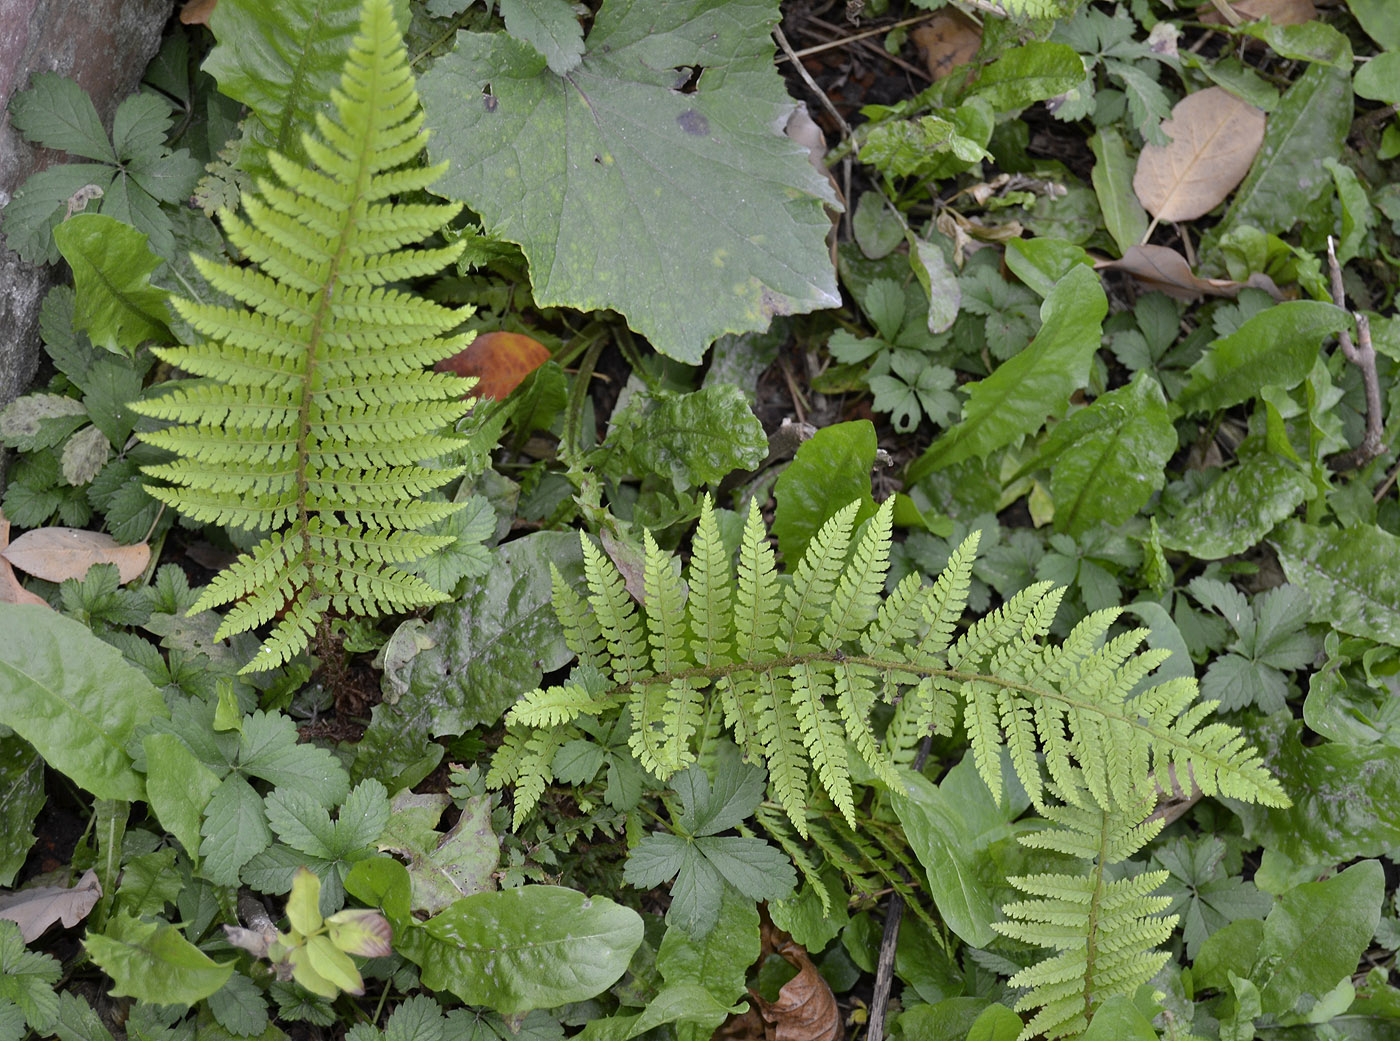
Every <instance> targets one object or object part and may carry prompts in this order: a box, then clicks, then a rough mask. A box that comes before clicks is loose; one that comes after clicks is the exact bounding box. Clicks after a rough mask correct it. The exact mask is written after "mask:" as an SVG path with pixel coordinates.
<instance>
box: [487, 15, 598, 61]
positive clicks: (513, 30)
mask: <svg viewBox="0 0 1400 1041" xmlns="http://www.w3.org/2000/svg"><path fill="white" fill-rule="evenodd" d="M499 6H500V11H501V17H502V18H504V19H505V22H506V32H508V33H510V34H511V35H512V36H514V37H515V38H516V39H517V40H523V41H524V42H526V43H528V44H529V45H530V46H531V47H533V48H535V50H537V51H539V52H540V53H541V54H543V55H544V60H545V61H546V62H547V63H548V64H549V71H550V72H553V73H554V74H555V75H556V76H563V75H564V74H565V73H567V72H570V71H571V70H573V69H575V68H577V67H578V63H579V62H580V61H582V60H583V24H582V23H581V22H580V21H579V13H580V10H579V7H578V5H576V4H574V3H572V2H571V0H500V5H499Z"/></svg>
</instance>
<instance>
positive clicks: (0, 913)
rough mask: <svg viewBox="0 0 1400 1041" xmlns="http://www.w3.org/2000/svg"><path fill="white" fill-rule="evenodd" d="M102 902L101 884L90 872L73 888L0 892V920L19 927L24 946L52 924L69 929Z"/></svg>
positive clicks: (94, 872)
mask: <svg viewBox="0 0 1400 1041" xmlns="http://www.w3.org/2000/svg"><path fill="white" fill-rule="evenodd" d="M100 899H102V884H101V883H100V882H98V881H97V872H96V871H93V870H91V869H89V870H88V872H87V873H86V874H85V875H83V877H82V878H80V879H78V884H77V885H76V886H74V887H73V888H72V889H69V888H67V887H66V886H35V887H34V888H33V889H20V890H17V891H15V892H12V893H0V918H8V919H9V920H10V921H12V922H14V923H15V924H16V925H18V926H19V934H20V935H21V936H22V937H24V942H25V943H32V942H33V941H35V940H37V939H38V938H39V937H40V936H42V935H43V934H44V932H45V931H46V930H47V929H48V927H49V926H51V925H53V923H54V922H62V923H63V928H65V929H71V928H73V926H75V925H77V924H78V923H79V922H81V921H82V920H83V919H84V918H86V917H87V916H88V913H89V912H91V911H92V909H93V908H94V907H96V906H97V901H98V900H100Z"/></svg>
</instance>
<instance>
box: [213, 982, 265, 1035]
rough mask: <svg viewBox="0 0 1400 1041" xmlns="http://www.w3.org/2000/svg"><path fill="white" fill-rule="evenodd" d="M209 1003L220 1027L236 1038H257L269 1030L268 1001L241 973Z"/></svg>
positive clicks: (214, 994)
mask: <svg viewBox="0 0 1400 1041" xmlns="http://www.w3.org/2000/svg"><path fill="white" fill-rule="evenodd" d="M207 1003H208V1005H209V1012H210V1013H211V1014H212V1015H213V1017H214V1019H215V1021H216V1022H217V1023H218V1024H219V1026H221V1027H223V1028H224V1029H225V1030H227V1031H228V1032H229V1033H230V1034H233V1035H235V1036H237V1037H244V1038H254V1037H257V1036H258V1035H259V1034H261V1033H262V1032H263V1031H265V1030H266V1029H267V1027H268V1015H267V999H266V998H264V997H263V994H262V991H261V990H260V989H259V988H258V985H257V984H256V983H254V982H253V981H252V980H251V979H250V978H249V977H247V976H245V975H243V974H242V973H241V972H235V973H234V974H233V975H232V976H230V977H229V978H228V980H227V982H225V983H224V985H223V986H222V987H220V988H219V989H218V990H216V991H215V992H214V993H213V994H210V995H209V997H208V999H207Z"/></svg>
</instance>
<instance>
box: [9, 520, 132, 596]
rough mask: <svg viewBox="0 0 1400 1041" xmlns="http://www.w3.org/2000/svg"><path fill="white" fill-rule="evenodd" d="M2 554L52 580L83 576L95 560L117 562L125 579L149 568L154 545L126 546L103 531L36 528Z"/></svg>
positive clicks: (32, 572)
mask: <svg viewBox="0 0 1400 1041" xmlns="http://www.w3.org/2000/svg"><path fill="white" fill-rule="evenodd" d="M0 557H4V558H5V559H6V560H8V561H9V562H10V563H11V564H13V565H14V566H15V567H17V568H19V569H20V570H21V571H26V572H28V573H29V574H31V575H33V576H34V577H35V578H42V579H45V580H46V581H49V582H62V581H64V580H65V579H69V578H82V577H83V576H84V575H86V574H87V572H88V568H90V567H92V565H94V564H115V565H117V574H119V575H120V576H121V580H122V582H124V583H125V582H130V581H131V580H132V579H134V578H136V577H137V576H138V575H140V574H141V572H142V571H145V570H146V564H147V563H148V562H149V561H150V559H151V547H150V546H149V545H148V544H146V543H144V542H138V543H137V544H136V545H134V546H123V545H121V544H120V543H119V542H117V540H116V539H114V538H112V536H110V535H104V534H103V533H102V532H100V531H83V530H82V529H81V528H35V529H34V530H33V531H26V532H25V533H24V534H23V535H21V536H20V537H19V538H17V539H15V541H14V542H12V543H11V544H10V545H9V546H8V547H6V548H5V549H4V550H0Z"/></svg>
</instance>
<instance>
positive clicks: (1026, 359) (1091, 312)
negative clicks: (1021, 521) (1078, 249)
mask: <svg viewBox="0 0 1400 1041" xmlns="http://www.w3.org/2000/svg"><path fill="white" fill-rule="evenodd" d="M1107 313H1108V299H1107V297H1105V296H1104V292H1103V289H1102V287H1101V286H1100V285H1099V278H1098V275H1096V274H1095V273H1094V272H1093V271H1091V270H1089V269H1088V268H1086V267H1083V266H1082V265H1078V264H1076V265H1075V266H1074V267H1073V269H1071V270H1070V272H1069V273H1068V274H1067V275H1065V276H1064V277H1063V278H1062V279H1060V281H1059V282H1057V283H1056V284H1055V288H1054V289H1052V290H1051V291H1050V295H1049V296H1047V297H1046V298H1045V302H1044V303H1043V304H1042V305H1041V308H1040V320H1041V326H1040V332H1039V333H1038V334H1037V335H1036V338H1035V339H1034V340H1033V341H1031V344H1030V346H1028V347H1027V348H1026V349H1025V350H1023V351H1021V352H1020V353H1019V354H1017V355H1015V356H1014V357H1013V358H1011V359H1010V360H1009V361H1006V362H1003V363H1002V364H1001V365H1000V366H998V367H997V369H996V371H995V372H993V373H992V374H991V375H990V376H988V377H987V378H986V379H984V380H981V381H979V382H977V383H973V384H970V385H969V387H968V389H969V391H970V396H969V398H968V401H967V404H966V405H965V406H964V408H963V418H962V421H961V422H960V423H958V425H957V426H955V427H953V428H952V429H951V430H949V431H947V432H946V433H945V434H943V435H942V436H941V437H940V438H939V439H938V440H937V441H935V442H934V443H933V445H932V446H930V447H929V449H928V451H926V452H925V453H924V454H923V455H922V456H920V457H919V459H917V460H916V461H915V462H914V463H913V465H912V466H910V468H909V473H908V481H910V482H915V481H918V480H920V479H921V478H923V477H926V476H928V474H930V473H932V472H933V471H935V470H939V469H943V468H944V467H947V466H951V465H953V464H954V463H958V462H961V461H962V460H964V459H968V458H971V457H972V456H974V455H975V456H978V457H983V456H986V455H987V453H989V452H991V451H992V450H994V449H996V448H1000V447H1002V446H1003V445H1008V444H1010V443H1011V442H1013V441H1015V440H1017V439H1018V438H1020V437H1023V436H1025V435H1026V434H1031V433H1034V432H1035V431H1036V430H1038V429H1040V427H1041V425H1042V424H1043V423H1044V422H1045V420H1046V418H1047V417H1049V416H1051V415H1054V414H1057V413H1061V412H1063V411H1064V410H1065V408H1066V406H1067V405H1068V404H1069V397H1070V395H1071V394H1072V393H1073V392H1074V391H1075V390H1077V389H1078V388H1080V387H1082V386H1084V385H1085V384H1086V383H1087V382H1088V377H1089V363H1090V360H1091V359H1092V358H1093V355H1094V351H1095V350H1097V349H1098V346H1099V339H1100V336H1101V334H1102V326H1103V319H1104V315H1105V314H1107Z"/></svg>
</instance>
